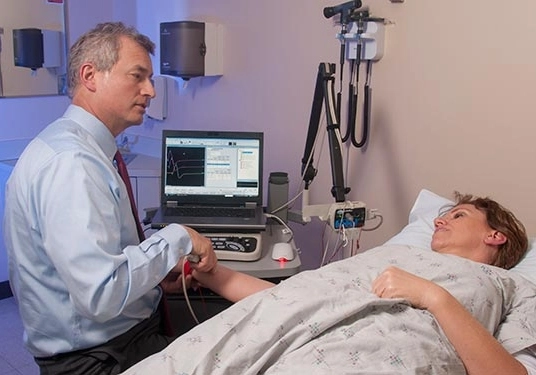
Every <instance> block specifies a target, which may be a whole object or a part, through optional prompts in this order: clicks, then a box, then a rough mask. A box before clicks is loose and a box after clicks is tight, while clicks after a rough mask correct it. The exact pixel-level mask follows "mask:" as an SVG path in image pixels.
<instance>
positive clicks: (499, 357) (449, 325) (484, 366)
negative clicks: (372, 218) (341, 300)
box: [372, 267, 527, 375]
mask: <svg viewBox="0 0 536 375" xmlns="http://www.w3.org/2000/svg"><path fill="white" fill-rule="evenodd" d="M372 290H373V292H374V293H375V294H376V295H377V296H379V297H381V298H404V299H406V300H407V301H408V302H409V303H411V305H412V306H414V307H417V308H420V309H426V310H428V311H429V312H430V313H432V314H433V315H434V317H435V318H436V320H437V322H438V323H439V325H440V326H441V328H442V329H443V332H444V333H445V335H446V336H447V338H448V339H449V341H450V342H451V344H452V345H453V346H454V348H455V349H456V352H457V353H458V355H459V356H460V358H461V360H462V361H463V364H464V365H465V369H466V371H467V374H469V375H480V374H482V375H494V374H497V375H504V374H511V375H516V374H520V375H521V374H523V375H526V374H527V370H526V369H525V367H524V366H523V365H522V364H521V363H520V362H519V361H517V360H516V359H515V358H514V356H512V355H511V354H510V353H508V352H507V351H506V349H504V348H503V347H502V345H501V344H500V343H499V342H498V341H497V340H496V339H495V337H493V335H492V334H490V333H489V332H488V331H487V330H486V329H485V328H484V327H483V326H482V325H481V324H480V323H479V322H478V320H476V319H475V318H474V317H473V316H472V315H471V314H470V313H469V312H468V311H467V310H466V309H465V307H463V305H462V304H461V303H459V302H458V300H457V299H456V298H454V296H452V295H451V294H450V293H449V292H448V291H447V290H446V289H444V288H442V287H441V286H439V285H437V284H435V283H433V282H431V281H429V280H425V279H422V278H420V277H418V276H415V275H413V274H410V273H408V272H406V271H403V270H401V269H399V268H396V267H389V268H387V269H386V270H385V271H384V272H383V273H382V274H380V276H378V278H377V279H376V280H375V281H374V283H373V285H372Z"/></svg>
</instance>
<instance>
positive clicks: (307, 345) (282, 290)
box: [124, 190, 536, 375]
mask: <svg viewBox="0 0 536 375" xmlns="http://www.w3.org/2000/svg"><path fill="white" fill-rule="evenodd" d="M448 203H451V202H449V201H448V200H447V199H445V198H442V197H439V196H437V195H435V194H434V193H432V192H429V191H427V190H423V191H421V193H420V194H419V196H418V198H417V200H416V202H415V204H414V206H413V208H412V210H411V212H410V216H409V223H408V225H407V226H406V227H405V228H403V230H402V231H400V232H399V233H398V234H397V235H395V236H394V237H393V238H391V239H390V240H389V241H387V242H386V243H385V244H384V245H382V246H378V247H376V248H374V249H371V250H368V251H365V252H363V253H361V254H358V255H356V256H353V257H351V258H347V259H344V260H341V261H338V262H335V263H331V264H328V265H326V266H324V267H322V268H320V269H317V270H312V271H304V272H301V273H299V274H298V275H295V276H293V277H291V278H289V279H287V280H285V281H282V282H281V283H280V284H278V285H277V286H275V287H273V288H271V289H268V290H264V291H261V292H259V293H256V294H254V295H252V296H249V297H247V298H245V299H244V300H242V301H240V302H238V303H236V304H234V305H232V306H231V307H229V308H228V309H226V310H225V311H223V312H221V313H220V314H218V315H216V316H215V317H213V318H211V319H210V320H208V321H206V322H204V323H202V324H201V325H199V326H197V327H195V328H194V329H192V330H191V331H189V332H188V333H186V334H185V335H183V336H181V337H179V338H178V339H177V340H175V341H174V342H173V343H171V344H170V345H169V347H168V348H166V349H165V350H163V351H161V352H159V353H156V354H155V355H153V356H151V357H149V358H147V359H145V360H143V361H142V362H140V363H138V364H137V365H135V366H133V367H132V368H131V369H129V370H127V371H126V372H125V373H124V374H129V375H134V374H259V373H262V374H293V375H295V374H304V373H307V374H308V375H311V374H343V373H382V374H399V373H410V374H464V373H465V370H464V367H463V364H462V362H461V361H460V359H459V358H458V356H457V355H456V353H455V351H454V348H453V347H452V345H450V343H449V342H448V340H447V338H446V337H445V336H444V334H443V333H442V331H441V329H440V327H439V326H438V325H437V323H436V322H435V319H434V318H433V316H432V315H431V314H430V313H428V312H427V311H424V310H419V309H414V308H411V307H410V306H409V305H408V304H407V303H406V302H405V301H403V300H396V299H394V300H391V299H379V298H378V297H376V296H375V295H374V294H373V293H371V292H370V290H371V282H372V280H374V279H375V277H376V276H377V275H378V273H379V272H380V271H383V270H384V269H385V268H386V267H387V266H389V265H396V266H398V267H400V268H402V269H405V270H407V271H410V272H414V273H418V274H420V275H421V276H423V277H425V278H428V279H431V280H433V281H435V282H438V283H440V284H441V285H442V286H443V287H445V288H446V289H448V290H449V291H450V292H451V293H452V294H453V295H454V296H456V298H457V299H458V300H459V301H460V302H461V303H462V304H463V305H464V306H465V307H466V308H467V309H468V310H469V311H470V312H471V313H472V314H473V315H474V316H475V317H476V318H477V319H479V320H480V322H481V323H482V324H483V325H484V326H485V327H486V328H487V329H488V330H489V331H490V332H493V333H494V335H495V337H496V338H497V339H498V340H499V342H501V344H502V345H503V346H504V347H505V348H506V349H507V350H508V351H509V352H510V353H517V352H519V351H520V350H522V349H524V348H527V347H529V346H532V345H534V344H536V319H535V316H534V312H535V311H536V297H535V296H536V276H535V275H536V250H534V249H533V247H534V245H535V242H534V241H531V242H530V244H531V248H530V249H529V252H528V253H527V255H526V256H525V257H524V259H523V260H522V261H521V263H520V264H519V265H518V266H516V267H515V268H514V269H512V270H510V271H506V270H503V269H499V268H497V267H492V266H488V265H484V264H479V263H475V262H471V261H468V260H466V259H463V258H458V257H455V256H447V257H445V256H444V255H441V254H438V253H436V252H433V251H431V250H430V246H429V244H430V240H431V236H432V231H433V219H434V217H436V216H437V214H438V212H439V209H440V208H441V207H442V206H444V205H445V204H448ZM468 284H469V285H475V286H476V287H477V288H478V293H474V291H471V290H468V288H467V287H466V285H468ZM497 289H499V290H500V292H501V293H497V292H496V291H497Z"/></svg>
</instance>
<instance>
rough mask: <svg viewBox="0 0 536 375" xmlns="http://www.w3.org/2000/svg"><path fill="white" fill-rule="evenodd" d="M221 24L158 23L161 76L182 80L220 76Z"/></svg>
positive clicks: (221, 56) (221, 61)
mask: <svg viewBox="0 0 536 375" xmlns="http://www.w3.org/2000/svg"><path fill="white" fill-rule="evenodd" d="M222 31H223V30H222V25H218V24H213V23H205V22H196V21H176V22H163V23H161V24H160V74H166V75H171V76H176V77H181V78H183V79H185V80H188V79H190V78H193V77H202V76H218V75H222V74H223V33H222Z"/></svg>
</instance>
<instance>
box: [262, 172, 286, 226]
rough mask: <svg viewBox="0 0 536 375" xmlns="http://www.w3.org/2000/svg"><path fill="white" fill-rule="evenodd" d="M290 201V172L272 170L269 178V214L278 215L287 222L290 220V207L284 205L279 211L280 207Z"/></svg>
mask: <svg viewBox="0 0 536 375" xmlns="http://www.w3.org/2000/svg"><path fill="white" fill-rule="evenodd" d="M287 202H288V173H286V172H272V173H270V178H269V179H268V207H267V212H268V213H269V214H273V215H276V216H277V217H279V218H280V219H281V220H283V221H284V222H285V223H286V222H287V221H288V207H284V208H282V209H280V210H278V211H277V212H273V211H274V210H277V209H278V208H279V207H281V206H283V205H284V204H286V203H287Z"/></svg>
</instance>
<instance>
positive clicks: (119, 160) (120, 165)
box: [114, 151, 145, 242]
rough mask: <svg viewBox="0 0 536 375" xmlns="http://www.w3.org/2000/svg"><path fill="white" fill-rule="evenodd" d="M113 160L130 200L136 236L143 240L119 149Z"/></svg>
mask: <svg viewBox="0 0 536 375" xmlns="http://www.w3.org/2000/svg"><path fill="white" fill-rule="evenodd" d="M114 160H115V163H116V166H117V172H119V176H121V179H123V182H124V183H125V186H126V187H127V192H128V199H129V200H130V208H131V210H132V215H134V220H135V221H136V229H137V230H138V237H139V239H140V242H142V241H143V240H145V233H143V228H142V227H141V223H140V218H139V217H138V210H137V209H136V201H135V200H134V193H133V192H132V185H131V184H130V177H129V176H128V170H127V165H126V163H125V160H124V159H123V156H122V155H121V153H120V152H119V151H117V152H116V153H115V156H114Z"/></svg>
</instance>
